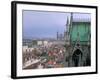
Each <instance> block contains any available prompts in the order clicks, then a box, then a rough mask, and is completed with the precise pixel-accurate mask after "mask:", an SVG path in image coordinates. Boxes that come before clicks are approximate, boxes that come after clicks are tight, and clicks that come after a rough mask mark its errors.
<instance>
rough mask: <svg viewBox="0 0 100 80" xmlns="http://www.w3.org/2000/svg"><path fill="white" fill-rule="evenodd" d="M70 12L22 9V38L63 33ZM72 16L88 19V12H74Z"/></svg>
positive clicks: (53, 36)
mask: <svg viewBox="0 0 100 80" xmlns="http://www.w3.org/2000/svg"><path fill="white" fill-rule="evenodd" d="M68 16H70V13H61V12H43V11H42V12H40V11H23V38H56V33H57V31H58V32H59V33H63V32H64V30H65V28H66V22H67V17H68ZM73 17H74V18H75V19H76V18H80V17H81V18H82V19H88V18H89V19H90V14H74V15H73Z"/></svg>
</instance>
